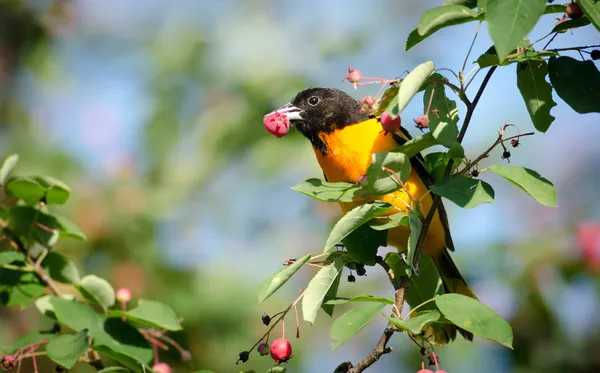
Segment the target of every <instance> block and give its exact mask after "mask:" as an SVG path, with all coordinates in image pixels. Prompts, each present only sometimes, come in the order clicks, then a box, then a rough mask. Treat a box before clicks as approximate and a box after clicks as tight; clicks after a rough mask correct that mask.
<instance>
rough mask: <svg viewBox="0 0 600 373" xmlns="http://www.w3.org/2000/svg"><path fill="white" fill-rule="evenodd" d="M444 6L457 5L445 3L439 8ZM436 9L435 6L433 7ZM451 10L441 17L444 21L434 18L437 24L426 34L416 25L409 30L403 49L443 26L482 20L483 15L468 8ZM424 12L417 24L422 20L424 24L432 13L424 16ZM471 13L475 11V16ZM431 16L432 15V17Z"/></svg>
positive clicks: (407, 48) (415, 43)
mask: <svg viewBox="0 0 600 373" xmlns="http://www.w3.org/2000/svg"><path fill="white" fill-rule="evenodd" d="M446 6H453V7H454V6H457V5H445V6H442V7H440V8H443V7H446ZM434 9H436V8H434ZM467 9H468V8H467ZM455 10H456V9H454V10H451V11H450V12H448V13H449V14H447V15H446V17H445V18H444V19H443V20H444V22H439V21H440V18H437V19H436V23H437V26H436V27H433V28H430V29H429V31H428V32H427V33H426V34H421V33H420V32H419V28H418V27H416V28H415V29H414V30H412V31H411V32H410V34H409V35H408V39H407V40H406V47H405V50H409V49H411V48H412V47H414V46H415V45H417V44H419V43H420V42H422V41H423V40H425V39H426V38H428V37H429V36H431V35H432V34H433V33H435V32H436V31H438V30H440V29H442V28H445V27H449V26H455V25H460V24H463V23H467V22H471V21H476V20H482V19H483V16H482V15H480V14H477V13H475V12H473V11H472V10H471V9H468V11H466V13H463V12H462V11H461V10H460V9H459V11H455ZM431 11H433V9H430V10H429V12H431ZM426 13H427V12H425V13H423V15H422V16H421V20H420V21H419V25H421V23H422V22H423V23H424V24H425V23H426V22H429V21H428V20H427V18H429V17H430V15H432V13H430V14H428V15H427V16H426ZM473 13H475V16H473ZM424 17H426V19H425V20H423V18H424ZM432 18H433V17H432Z"/></svg>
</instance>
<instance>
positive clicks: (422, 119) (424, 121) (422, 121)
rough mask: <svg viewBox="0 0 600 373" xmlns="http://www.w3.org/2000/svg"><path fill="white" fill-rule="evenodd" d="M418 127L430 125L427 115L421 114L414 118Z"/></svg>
mask: <svg viewBox="0 0 600 373" xmlns="http://www.w3.org/2000/svg"><path fill="white" fill-rule="evenodd" d="M413 120H414V121H415V125H416V126H417V128H418V129H423V128H428V127H429V117H428V116H427V115H419V117H418V118H417V119H413Z"/></svg>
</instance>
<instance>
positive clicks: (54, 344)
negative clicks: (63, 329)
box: [46, 329, 88, 369]
mask: <svg viewBox="0 0 600 373" xmlns="http://www.w3.org/2000/svg"><path fill="white" fill-rule="evenodd" d="M87 348H88V335H87V329H83V330H81V331H80V332H78V333H77V334H63V335H59V336H58V337H56V338H54V339H52V340H51V341H50V342H49V343H48V345H47V346H46V353H47V354H48V357H49V358H50V359H52V360H53V361H54V362H55V363H57V364H58V365H61V366H63V367H64V368H66V369H71V368H72V367H73V365H75V363H76V362H77V360H78V359H79V358H80V357H81V356H82V355H83V354H84V353H85V351H86V350H87Z"/></svg>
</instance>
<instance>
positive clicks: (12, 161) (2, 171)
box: [0, 154, 19, 186]
mask: <svg viewBox="0 0 600 373" xmlns="http://www.w3.org/2000/svg"><path fill="white" fill-rule="evenodd" d="M18 161H19V155H18V154H11V155H9V156H8V157H6V158H5V159H4V162H2V166H0V186H4V183H5V182H6V179H7V178H8V175H10V172H11V171H12V170H13V168H15V166H16V165H17V162H18Z"/></svg>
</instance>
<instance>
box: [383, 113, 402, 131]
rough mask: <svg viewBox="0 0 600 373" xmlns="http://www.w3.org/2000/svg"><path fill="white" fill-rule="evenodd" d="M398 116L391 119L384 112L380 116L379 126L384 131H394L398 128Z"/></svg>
mask: <svg viewBox="0 0 600 373" xmlns="http://www.w3.org/2000/svg"><path fill="white" fill-rule="evenodd" d="M400 123H401V122H400V116H398V117H396V119H392V117H391V116H390V115H389V114H388V113H387V112H386V113H383V115H382V116H381V127H382V128H383V130H384V131H385V132H389V133H394V132H396V131H398V130H399V129H400Z"/></svg>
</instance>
